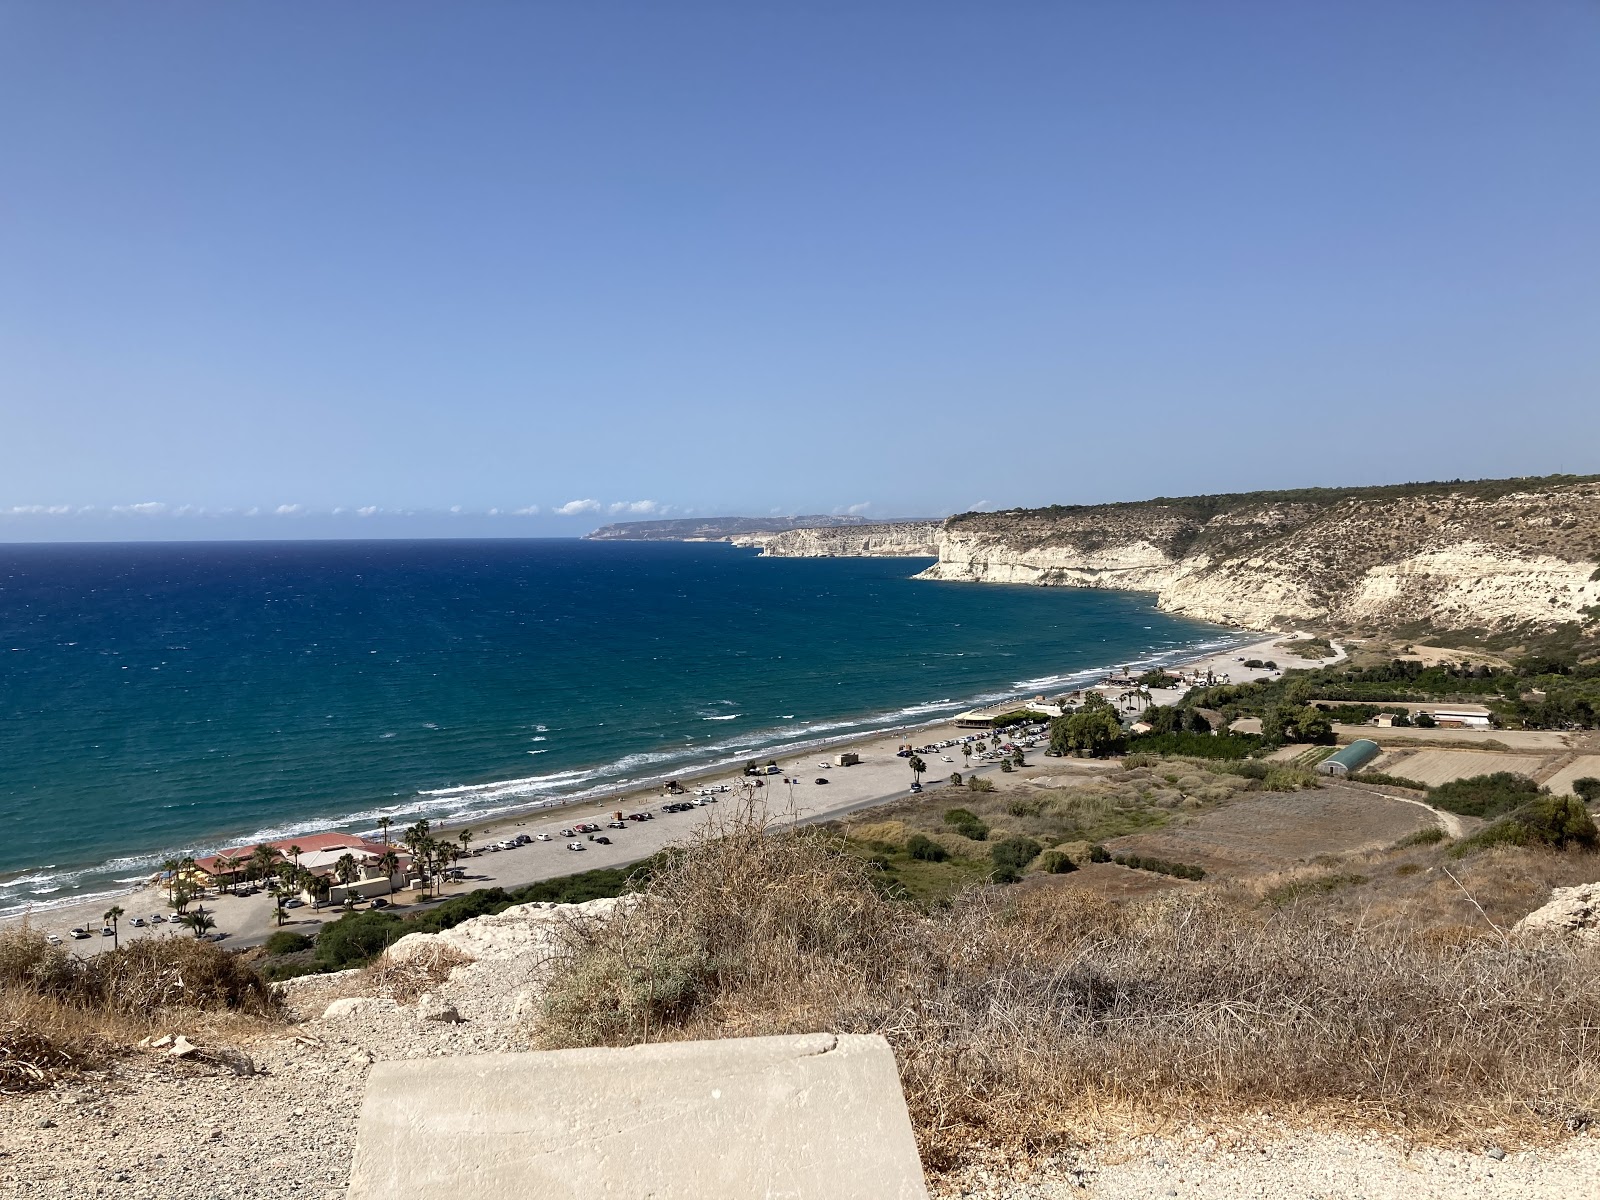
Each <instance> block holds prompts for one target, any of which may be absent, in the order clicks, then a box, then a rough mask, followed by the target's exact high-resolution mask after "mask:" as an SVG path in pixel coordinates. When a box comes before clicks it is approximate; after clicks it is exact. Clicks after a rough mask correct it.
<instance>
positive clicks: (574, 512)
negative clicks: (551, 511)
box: [555, 500, 600, 517]
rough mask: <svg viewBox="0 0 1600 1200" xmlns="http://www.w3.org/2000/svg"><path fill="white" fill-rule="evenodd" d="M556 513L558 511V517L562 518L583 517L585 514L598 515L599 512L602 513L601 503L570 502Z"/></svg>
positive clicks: (586, 501)
mask: <svg viewBox="0 0 1600 1200" xmlns="http://www.w3.org/2000/svg"><path fill="white" fill-rule="evenodd" d="M555 511H556V515H557V516H561V517H581V516H583V515H584V514H585V513H597V512H599V511H600V501H598V500H568V501H567V502H566V503H565V504H563V505H561V506H560V507H559V508H557V509H556V510H555Z"/></svg>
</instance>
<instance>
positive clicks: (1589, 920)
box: [1515, 883, 1600, 944]
mask: <svg viewBox="0 0 1600 1200" xmlns="http://www.w3.org/2000/svg"><path fill="white" fill-rule="evenodd" d="M1515 932H1517V933H1528V934H1539V933H1555V934H1562V935H1565V936H1567V937H1570V938H1573V939H1574V940H1576V941H1579V942H1593V943H1595V944H1600V883H1581V884H1579V885H1578V886H1577V887H1560V888H1553V889H1551V892H1550V899H1549V900H1548V901H1546V902H1545V904H1544V905H1543V907H1541V908H1537V909H1535V910H1534V911H1533V912H1531V913H1529V914H1528V915H1527V916H1525V917H1523V918H1522V920H1520V921H1518V922H1517V923H1516V926H1515Z"/></svg>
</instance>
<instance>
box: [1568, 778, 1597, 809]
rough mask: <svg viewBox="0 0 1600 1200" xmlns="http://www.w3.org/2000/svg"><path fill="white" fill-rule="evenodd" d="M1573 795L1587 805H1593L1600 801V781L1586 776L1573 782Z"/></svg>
mask: <svg viewBox="0 0 1600 1200" xmlns="http://www.w3.org/2000/svg"><path fill="white" fill-rule="evenodd" d="M1572 794H1573V795H1575V796H1576V797H1577V798H1578V799H1579V800H1582V801H1583V802H1584V803H1585V804H1593V803H1595V801H1597V800H1600V779H1595V778H1594V777H1593V776H1590V775H1585V776H1584V777H1583V778H1582V779H1574V780H1573V781H1572Z"/></svg>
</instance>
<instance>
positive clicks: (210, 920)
mask: <svg viewBox="0 0 1600 1200" xmlns="http://www.w3.org/2000/svg"><path fill="white" fill-rule="evenodd" d="M182 924H183V925H185V926H187V927H188V928H189V929H190V930H191V931H192V932H193V933H194V936H195V937H196V938H203V937H205V935H206V934H208V933H210V932H211V931H212V930H213V929H215V928H216V927H217V919H216V918H215V917H213V916H212V915H211V914H210V913H208V912H207V911H206V910H205V909H203V908H197V909H195V910H194V911H193V912H192V913H188V914H186V915H185V916H184V917H183V919H182Z"/></svg>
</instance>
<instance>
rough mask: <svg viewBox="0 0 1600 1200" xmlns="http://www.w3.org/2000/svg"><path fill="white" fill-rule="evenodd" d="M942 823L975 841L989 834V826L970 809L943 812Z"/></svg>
mask: <svg viewBox="0 0 1600 1200" xmlns="http://www.w3.org/2000/svg"><path fill="white" fill-rule="evenodd" d="M974 782H976V780H974ZM944 823H945V824H946V825H948V826H950V828H952V829H954V830H955V831H956V832H957V833H959V834H960V835H961V836H962V837H964V838H971V839H972V840H973V841H975V842H981V841H983V840H984V839H986V838H987V837H988V836H989V827H988V826H987V825H985V824H984V823H983V822H982V821H981V820H979V819H978V814H977V813H975V812H972V811H971V810H970V809H965V808H952V809H951V810H950V811H949V812H947V813H945V814H944Z"/></svg>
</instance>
